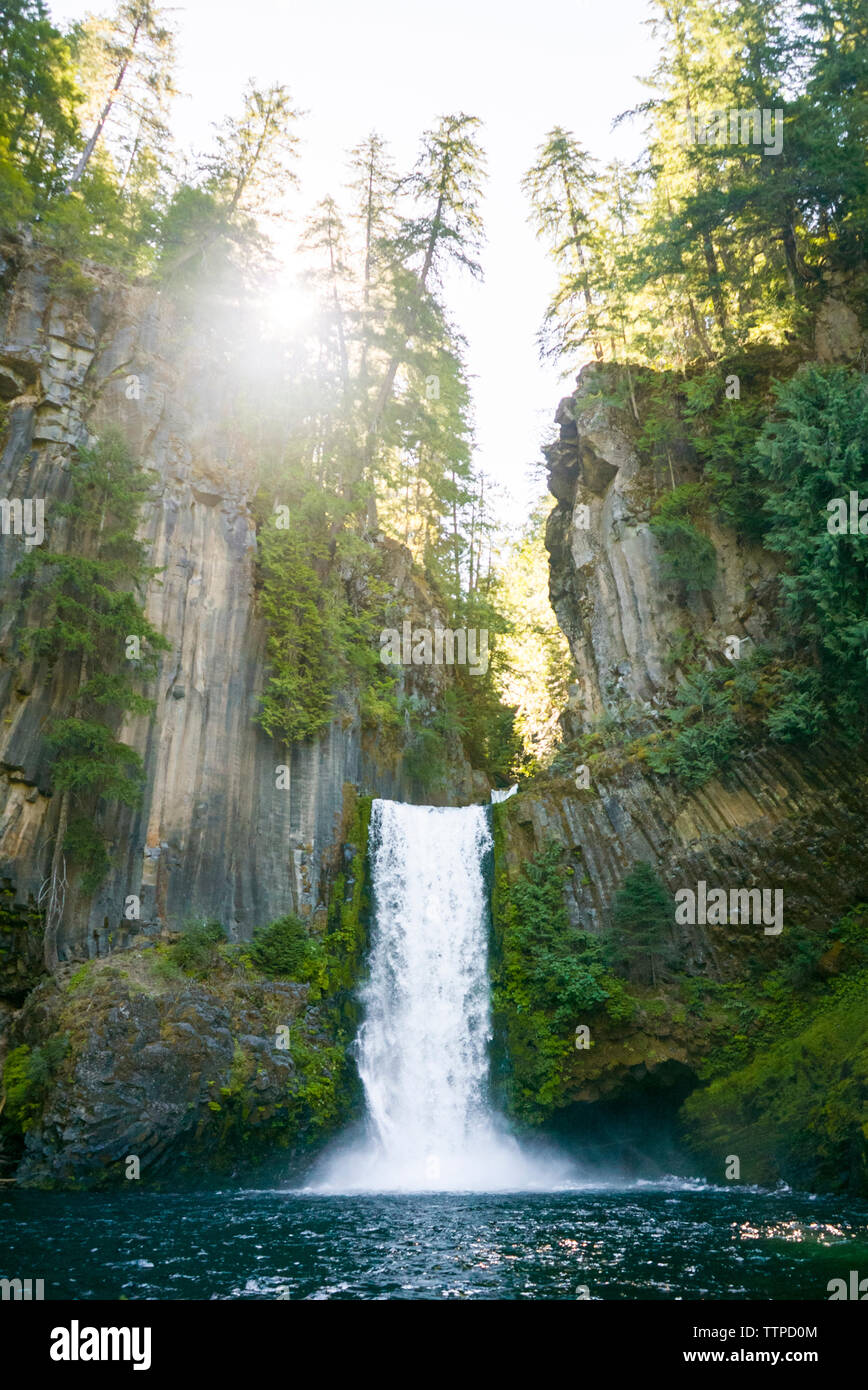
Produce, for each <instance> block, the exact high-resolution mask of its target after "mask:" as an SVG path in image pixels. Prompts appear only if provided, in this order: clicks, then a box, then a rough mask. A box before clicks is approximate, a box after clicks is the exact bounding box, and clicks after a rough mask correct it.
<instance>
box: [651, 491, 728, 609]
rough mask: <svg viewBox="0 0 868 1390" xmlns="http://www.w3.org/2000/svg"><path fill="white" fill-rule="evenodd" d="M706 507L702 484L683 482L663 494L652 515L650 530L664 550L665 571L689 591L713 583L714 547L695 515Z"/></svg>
mask: <svg viewBox="0 0 868 1390" xmlns="http://www.w3.org/2000/svg"><path fill="white" fill-rule="evenodd" d="M706 510H707V497H706V493H705V490H704V488H703V487H702V485H701V484H699V483H684V484H682V485H681V486H680V487H677V488H674V489H673V491H672V492H667V493H664V495H663V497H662V498H661V499H660V500H659V502H658V503H657V505H656V506H655V508H654V514H653V516H652V518H651V530H652V531H653V533H654V535H655V536H656V538H657V540H658V541H659V542H660V545H661V547H662V550H663V569H664V573H665V574H666V576H667V577H668V578H669V579H674V580H677V581H678V582H679V583H681V584H683V585H684V586H685V588H686V589H687V590H688V592H691V591H699V590H702V589H708V588H710V587H711V585H712V584H713V582H714V575H715V569H716V558H715V551H714V546H713V545H712V543H711V541H710V540H709V538H708V536H706V535H704V534H703V533H702V532H701V531H700V530H699V529H698V527H697V525H696V519H697V517H700V516H702V515H704V514H705V512H706Z"/></svg>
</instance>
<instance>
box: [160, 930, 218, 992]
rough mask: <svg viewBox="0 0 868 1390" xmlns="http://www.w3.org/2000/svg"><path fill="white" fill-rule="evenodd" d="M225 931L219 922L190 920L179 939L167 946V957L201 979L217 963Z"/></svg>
mask: <svg viewBox="0 0 868 1390" xmlns="http://www.w3.org/2000/svg"><path fill="white" fill-rule="evenodd" d="M225 941H226V931H225V928H224V927H223V926H222V925H221V923H220V922H192V923H190V924H189V925H188V926H186V927H185V929H184V934H183V936H182V937H181V940H180V941H176V942H175V944H174V945H173V946H170V947H169V951H168V958H169V960H171V961H172V962H173V963H174V964H175V965H176V966H178V968H179V969H180V970H183V971H184V973H185V974H187V975H192V976H193V977H194V978H195V979H199V980H203V979H205V978H207V976H208V975H210V974H211V973H212V971H214V969H215V968H216V967H217V966H218V965H219V962H220V953H219V950H218V947H220V946H221V945H222V944H223V943H224V942H225Z"/></svg>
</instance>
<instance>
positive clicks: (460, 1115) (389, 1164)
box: [322, 801, 564, 1191]
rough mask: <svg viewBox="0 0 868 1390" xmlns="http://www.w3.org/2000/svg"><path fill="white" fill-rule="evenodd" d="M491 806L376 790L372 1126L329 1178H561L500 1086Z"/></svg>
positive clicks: (364, 1064)
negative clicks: (420, 802) (528, 1147)
mask: <svg viewBox="0 0 868 1390" xmlns="http://www.w3.org/2000/svg"><path fill="white" fill-rule="evenodd" d="M491 845H492V841H491V833H490V831H489V828H488V821H487V817H486V812H485V810H484V808H483V807H482V806H467V807H460V808H453V807H447V808H442V807H434V806H409V805H403V804H401V803H399V802H395V801H375V802H374V806H373V812H372V817H371V846H370V856H371V858H370V868H371V882H372V890H373V908H374V911H373V923H372V930H371V943H370V955H369V975H368V979H367V982H366V983H365V985H364V986H363V989H362V994H361V1002H362V1006H363V1022H362V1024H361V1027H360V1030H359V1034H358V1038H357V1040H356V1053H357V1059H358V1066H359V1074H360V1076H361V1079H362V1083H363V1085H364V1091H365V1100H366V1108H367V1131H368V1133H367V1136H366V1138H365V1140H364V1141H363V1142H362V1143H361V1144H356V1145H355V1146H353V1147H351V1148H349V1149H343V1150H342V1151H341V1152H339V1153H337V1154H336V1155H335V1156H334V1157H333V1158H332V1159H331V1160H327V1162H326V1164H325V1168H324V1171H323V1174H322V1185H324V1186H326V1187H329V1188H335V1187H337V1188H339V1189H341V1190H346V1189H347V1188H355V1189H357V1188H363V1189H373V1190H428V1189H461V1190H469V1189H472V1190H483V1191H490V1190H495V1189H504V1188H526V1187H531V1186H549V1187H551V1186H552V1185H558V1184H559V1183H560V1182H561V1181H562V1180H563V1178H564V1173H563V1171H560V1172H558V1173H555V1172H554V1170H553V1169H552V1167H551V1164H548V1163H542V1162H541V1161H540V1160H539V1159H537V1158H535V1157H533V1158H532V1157H531V1156H530V1155H528V1154H527V1153H525V1152H524V1151H523V1150H522V1148H521V1147H520V1146H519V1144H518V1143H517V1142H516V1140H515V1139H514V1138H513V1137H512V1136H511V1135H510V1134H509V1133H508V1132H507V1130H506V1128H505V1126H504V1125H503V1124H502V1123H501V1122H499V1120H498V1118H497V1117H496V1116H495V1115H494V1113H493V1112H492V1108H491V1103H490V1098H489V1046H490V1042H491V1035H492V1029H491V1006H490V998H489V977H488V901H487V891H486V884H485V877H484V858H485V855H486V853H487V852H488V851H489V850H490V849H491Z"/></svg>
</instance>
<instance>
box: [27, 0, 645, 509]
mask: <svg viewBox="0 0 868 1390" xmlns="http://www.w3.org/2000/svg"><path fill="white" fill-rule="evenodd" d="M50 8H51V11H52V14H53V16H54V18H55V21H56V22H58V23H62V22H65V21H68V20H71V19H78V18H81V17H83V16H84V15H85V14H86V13H88V12H94V11H95V12H97V13H106V12H108V11H110V10H111V9H112V8H113V6H112V5H111V4H110V3H109V2H108V0H50ZM173 8H174V15H175V19H176V22H177V27H178V30H179V42H178V52H179V59H180V63H179V71H178V85H179V87H180V88H181V90H182V91H183V92H185V93H187V94H188V96H187V98H186V99H184V100H182V101H181V102H179V104H178V106H177V108H176V111H175V118H174V125H175V130H176V134H177V138H178V142H179V144H181V145H187V146H193V147H195V148H197V149H199V150H202V149H204V148H206V147H207V146H208V145H209V143H210V135H211V123H212V122H216V121H219V120H220V118H221V117H223V116H224V115H226V114H227V113H229V112H232V111H234V110H235V108H236V105H237V101H238V98H239V97H240V93H241V90H242V88H243V86H244V83H245V81H246V80H247V78H248V77H255V78H256V79H257V80H258V81H260V82H262V83H267V82H272V81H279V82H283V83H285V84H286V85H287V86H288V87H289V89H290V91H291V93H292V96H293V100H294V102H295V104H296V106H298V107H300V108H301V109H302V110H304V111H306V112H307V113H308V114H307V116H306V117H305V119H304V121H303V122H302V123H301V125H300V127H299V133H300V135H301V136H302V141H303V145H302V151H301V160H300V164H299V177H300V181H301V185H300V189H299V191H298V195H297V198H296V203H295V210H296V214H297V215H296V219H295V220H296V224H297V225H300V224H301V222H303V220H304V218H305V217H306V215H307V213H308V212H309V210H310V209H311V208H312V206H313V205H314V203H316V202H317V201H318V200H319V199H320V198H321V197H323V196H324V195H325V194H326V193H328V192H332V193H333V194H334V195H335V197H336V198H338V199H339V200H340V195H341V192H342V188H341V185H342V184H343V182H344V179H345V178H346V173H345V168H344V159H345V152H346V151H347V150H348V149H350V148H351V147H352V146H353V145H355V144H357V143H358V142H359V141H360V140H362V139H363V138H364V136H365V135H366V134H367V133H368V132H369V131H370V130H371V129H376V130H378V131H379V133H380V134H381V135H383V136H384V137H385V138H386V139H387V140H388V141H389V142H390V144H391V146H392V150H393V153H394V155H395V157H396V161H397V164H398V167H399V168H404V167H408V166H409V165H411V164H412V162H413V161H414V159H415V156H416V151H417V145H418V138H419V135H420V134H421V132H422V131H423V130H424V129H426V128H427V127H429V126H431V125H432V124H433V123H434V121H435V120H436V118H437V117H438V116H440V115H443V114H446V113H449V112H454V111H457V110H463V111H466V112H469V113H471V114H473V115H477V116H479V117H481V119H482V120H483V122H484V129H483V132H482V137H481V138H482V143H483V144H484V146H485V148H486V151H487V154H488V168H489V175H490V177H489V181H488V186H487V193H486V200H485V208H484V215H485V220H486V228H487V236H488V241H487V245H486V247H485V250H484V254H483V267H484V270H485V282H484V284H482V285H477V284H475V283H474V282H472V281H471V280H470V279H469V277H462V278H460V279H456V280H454V281H452V282H451V283H450V284H449V286H448V293H447V298H448V302H449V306H450V310H451V312H452V315H453V317H454V318H455V319H456V321H457V323H458V326H459V328H460V329H461V331H462V332H463V333H464V335H465V337H466V338H467V339H468V342H469V351H468V361H469V367H470V371H471V373H472V375H473V378H474V380H473V394H474V402H475V419H476V438H477V444H478V452H479V457H480V460H481V463H482V466H483V467H484V468H485V470H486V472H487V473H489V474H490V475H491V476H492V477H493V478H495V479H497V480H499V481H500V482H501V483H502V484H503V486H504V487H505V488H506V489H508V491H509V493H510V494H511V495H512V499H513V501H512V504H511V505H510V506H508V507H506V508H505V511H506V519H508V520H514V521H520V520H522V519H523V518H525V517H526V516H527V514H528V510H529V507H530V503H531V500H532V499H533V498H535V496H536V495H538V493H539V491H540V490H541V484H540V482H539V480H538V479H537V480H536V482H535V483H533V484H531V482H530V481H529V478H528V464H530V463H531V462H533V461H534V460H536V459H538V458H539V444H540V441H541V439H542V438H543V437H544V435H545V434H546V432H547V430H548V428H549V425H550V422H551V419H552V416H553V415H554V411H555V408H556V406H557V402H558V400H559V398H560V396H562V395H564V394H566V392H567V390H568V389H569V387H570V385H571V382H570V381H569V379H568V381H567V382H566V383H565V382H563V381H562V380H561V379H560V377H559V374H558V369H557V368H555V367H552V366H545V367H544V366H542V365H541V364H540V363H539V361H538V357H537V347H536V333H537V329H538V328H539V324H540V321H541V319H542V315H543V312H544V309H545V305H546V302H547V299H548V296H549V294H550V293H551V290H552V288H553V284H554V274H555V272H554V268H553V267H552V266H551V265H550V264H549V263H548V261H547V259H546V255H545V252H544V249H543V247H542V245H541V244H540V243H538V242H537V241H536V239H535V237H534V234H533V232H532V230H531V228H530V227H529V225H528V223H527V220H526V219H527V206H526V202H525V199H524V197H523V195H522V193H521V190H520V188H519V181H520V179H521V176H522V174H523V173H524V172H525V171H526V170H527V168H528V167H529V166H530V164H531V163H532V162H533V159H534V155H535V151H536V149H537V147H538V146H539V144H540V143H541V142H542V139H543V137H544V135H545V134H546V132H547V131H548V130H549V129H550V128H551V127H552V126H553V125H562V126H565V127H566V128H567V129H569V130H572V131H573V133H574V134H575V135H576V136H577V137H578V139H579V140H580V142H581V143H582V144H583V145H584V146H585V147H586V148H587V149H588V150H589V151H590V152H591V153H592V154H594V155H596V156H598V157H599V158H602V159H607V158H611V157H612V156H614V155H616V154H617V155H620V156H621V157H622V158H631V157H633V156H634V155H635V154H636V153H637V151H638V148H639V128H638V123H635V122H625V124H624V125H623V126H621V127H620V128H619V130H618V131H616V132H614V133H612V131H611V123H612V120H613V119H614V117H615V116H617V115H618V114H619V113H620V112H622V111H624V110H626V109H628V108H630V107H632V106H634V105H636V104H637V103H638V102H639V101H641V100H643V99H644V97H645V96H646V95H647V92H646V89H645V88H644V87H642V86H641V84H640V83H639V81H638V77H639V76H643V75H646V74H648V73H649V72H650V71H651V69H652V68H653V66H654V60H655V53H654V45H653V41H652V39H651V35H650V32H649V30H648V27H647V25H646V24H644V23H643V20H644V19H645V18H646V17H647V14H648V4H647V0H608V3H605V0H533V3H528V0H463V3H462V0H436V3H431V4H429V5H422V4H420V3H418V0H415V2H414V0H302V3H287V0H187V3H186V4H178V5H177V6H175V7H173ZM581 365H582V363H581V361H577V362H576V363H575V364H571V369H572V370H571V374H574V372H575V371H576V370H578V368H579V367H580V366H581Z"/></svg>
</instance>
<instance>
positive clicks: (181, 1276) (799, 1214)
mask: <svg viewBox="0 0 868 1390" xmlns="http://www.w3.org/2000/svg"><path fill="white" fill-rule="evenodd" d="M0 1229H2V1250H3V1254H2V1256H0V1259H2V1260H3V1264H4V1266H5V1268H4V1270H3V1271H2V1273H4V1274H8V1275H10V1276H13V1275H21V1276H22V1277H31V1278H40V1277H42V1278H44V1279H45V1295H46V1298H76V1299H96V1298H104V1299H117V1298H120V1297H121V1296H122V1295H123V1296H124V1297H125V1298H128V1299H137V1298H155V1299H176V1298H177V1299H230V1298H259V1299H271V1298H293V1299H326V1298H342V1299H371V1298H374V1299H384V1298H385V1299H393V1298H398V1299H418V1298H434V1299H446V1298H483V1299H492V1298H508V1299H575V1298H578V1297H581V1296H582V1287H583V1286H585V1287H587V1289H588V1294H589V1296H590V1297H591V1298H603V1299H679V1298H680V1299H697V1298H702V1299H745V1298H762V1299H793V1298H798V1299H821V1300H824V1299H827V1298H828V1292H827V1289H826V1285H827V1283H828V1281H829V1280H830V1279H832V1278H837V1277H843V1278H846V1277H847V1273H848V1271H849V1270H850V1269H859V1268H860V1267H861V1268H862V1269H868V1204H866V1203H858V1202H852V1201H848V1202H841V1201H838V1200H834V1199H831V1198H825V1197H823V1198H812V1197H808V1196H804V1195H796V1194H793V1193H790V1192H787V1191H781V1192H762V1191H755V1190H748V1189H744V1188H740V1189H733V1188H711V1187H704V1186H701V1185H699V1184H696V1185H690V1184H687V1185H685V1184H684V1183H683V1182H681V1181H679V1182H678V1183H677V1184H675V1183H672V1184H667V1183H665V1182H664V1183H656V1184H654V1185H643V1184H639V1185H636V1186H633V1187H629V1188H620V1189H611V1188H594V1189H581V1190H574V1191H564V1192H555V1193H532V1194H528V1193H515V1194H502V1193H498V1194H480V1193H467V1194H463V1193H454V1192H453V1193H413V1194H406V1195H397V1194H396V1195H394V1196H392V1195H388V1194H365V1195H351V1196H338V1195H334V1196H321V1195H316V1194H311V1193H306V1192H304V1191H298V1190H295V1191H289V1190H285V1191H282V1190H269V1191H251V1190H238V1189H232V1190H228V1189H227V1190H226V1191H222V1192H214V1191H209V1192H198V1193H190V1192H185V1193H165V1194H156V1193H153V1192H147V1191H138V1192H137V1191H135V1190H130V1191H129V1192H126V1191H125V1192H123V1193H121V1194H118V1193H112V1194H111V1195H104V1196H103V1195H95V1194H89V1193H87V1194H86V1193H74V1194H69V1193H63V1194H61V1193H48V1194H46V1193H27V1192H15V1193H13V1194H7V1195H4V1196H3V1197H2V1198H0Z"/></svg>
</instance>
